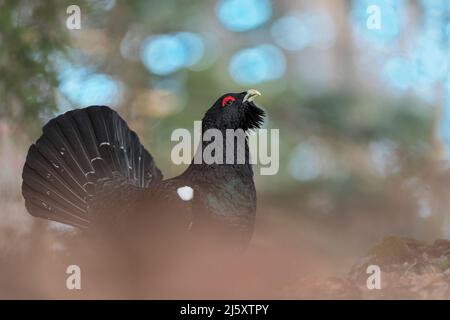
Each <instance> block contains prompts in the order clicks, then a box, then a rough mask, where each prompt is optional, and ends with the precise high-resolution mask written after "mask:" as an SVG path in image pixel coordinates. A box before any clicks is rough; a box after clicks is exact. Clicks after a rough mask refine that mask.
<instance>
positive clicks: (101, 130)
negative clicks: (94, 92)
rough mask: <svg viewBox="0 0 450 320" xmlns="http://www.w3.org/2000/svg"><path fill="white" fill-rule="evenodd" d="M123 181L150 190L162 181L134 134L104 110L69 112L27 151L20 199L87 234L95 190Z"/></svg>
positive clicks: (36, 213) (48, 126) (45, 215)
mask: <svg viewBox="0 0 450 320" xmlns="http://www.w3.org/2000/svg"><path fill="white" fill-rule="evenodd" d="M112 177H120V178H121V181H122V182H123V180H124V179H125V181H126V182H127V183H128V184H129V185H132V186H135V187H139V188H147V187H149V186H150V185H151V184H153V183H157V182H159V181H161V180H162V174H161V172H160V170H159V169H158V168H157V167H156V165H155V162H154V160H153V158H152V156H151V155H150V154H149V152H148V151H147V150H145V148H144V147H143V146H142V145H141V143H140V141H139V138H138V136H137V135H136V133H134V132H133V131H131V130H130V129H129V128H128V125H127V124H126V122H125V121H124V120H123V119H122V118H121V117H120V116H119V115H118V114H117V113H116V112H115V111H113V110H112V109H110V108H109V107H106V106H91V107H88V108H84V109H78V110H73V111H69V112H67V113H65V114H63V115H60V116H58V117H56V118H54V119H52V120H50V121H49V122H48V123H47V124H46V125H45V126H44V128H43V134H42V136H41V137H40V138H39V139H38V140H37V141H36V143H35V144H34V145H32V146H31V147H30V149H29V151H28V155H27V159H26V163H25V166H24V168H23V173H22V178H23V183H22V194H23V196H24V198H25V205H26V208H27V210H28V212H29V213H30V214H31V215H33V216H37V217H41V218H45V219H49V220H54V221H58V222H61V223H65V224H69V225H72V226H76V227H81V228H87V227H89V225H90V223H91V222H92V212H90V211H89V203H90V200H92V198H95V197H96V189H97V185H98V184H99V183H101V181H104V180H105V179H108V178H112Z"/></svg>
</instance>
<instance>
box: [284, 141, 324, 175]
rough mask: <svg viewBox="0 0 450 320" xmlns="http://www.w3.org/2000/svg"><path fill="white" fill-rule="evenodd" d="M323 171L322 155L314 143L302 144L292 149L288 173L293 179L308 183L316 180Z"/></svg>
mask: <svg viewBox="0 0 450 320" xmlns="http://www.w3.org/2000/svg"><path fill="white" fill-rule="evenodd" d="M323 171H324V162H323V155H322V154H321V152H320V150H319V148H318V147H317V145H316V144H315V143H311V142H302V143H300V144H299V145H297V147H296V148H295V149H294V151H293V153H292V156H291V159H290V161H289V173H290V174H291V175H292V177H293V178H294V179H297V180H299V181H303V182H308V181H312V180H316V179H318V178H319V177H320V176H321V175H322V174H323Z"/></svg>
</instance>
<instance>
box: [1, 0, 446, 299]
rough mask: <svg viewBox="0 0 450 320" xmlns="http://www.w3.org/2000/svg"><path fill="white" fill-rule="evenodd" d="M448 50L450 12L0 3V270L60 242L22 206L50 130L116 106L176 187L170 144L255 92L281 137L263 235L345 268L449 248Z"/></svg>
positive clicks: (221, 1)
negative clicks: (383, 251)
mask: <svg viewBox="0 0 450 320" xmlns="http://www.w3.org/2000/svg"><path fill="white" fill-rule="evenodd" d="M72 4H76V5H78V6H79V7H80V9H81V29H79V30H78V29H74V30H70V29H68V28H67V27H66V20H67V19H68V17H69V16H70V14H68V13H67V12H66V9H67V7H68V6H69V5H72ZM373 5H375V6H377V8H379V9H380V11H379V12H380V17H381V28H379V29H376V28H375V29H374V28H371V27H370V25H368V19H369V18H370V16H371V13H370V12H368V11H367V10H368V8H369V7H370V6H373ZM449 46H450V2H449V1H447V0H422V1H419V0H417V1H412V0H411V1H406V0H370V1H369V0H354V1H351V0H339V1H335V0H315V1H312V0H311V1H307V0H301V1H300V0H277V1H270V0H214V1H199V0H189V1H188V0H165V1H148V0H146V1H144V0H135V1H115V0H99V1H94V0H92V1H91V0H84V1H47V0H46V1H40V0H36V1H26V0H18V1H12V0H0V168H1V170H0V199H1V200H0V201H1V204H2V208H1V209H0V269H1V268H2V266H1V264H5V263H7V262H6V260H7V257H9V255H12V254H14V253H13V251H14V250H13V247H15V249H17V248H19V247H24V246H27V245H29V246H31V247H30V248H33V247H32V246H33V245H37V244H36V242H35V241H34V240H33V241H31V242H30V243H28V244H27V243H26V242H24V241H22V240H20V239H23V237H25V236H26V235H29V234H35V235H36V234H40V233H45V232H47V229H52V228H54V227H55V226H54V225H52V224H49V223H47V222H45V221H39V220H37V219H33V218H31V217H30V216H29V215H28V214H27V213H26V212H25V209H24V208H23V201H22V197H21V195H20V184H21V178H20V175H21V169H22V165H23V163H24V157H25V155H26V150H27V148H28V146H29V145H30V143H32V142H33V141H34V140H35V139H36V138H37V137H38V136H39V134H40V130H41V126H42V125H43V124H44V123H45V122H46V121H48V120H49V119H50V118H51V117H53V116H55V115H57V114H60V113H62V112H64V111H67V110H70V109H72V108H78V107H85V106H88V105H94V104H101V105H110V106H111V107H113V108H115V109H116V110H118V111H119V112H120V113H121V115H123V117H124V118H125V119H126V120H127V121H128V122H129V124H130V126H131V128H132V129H134V130H135V131H136V132H137V133H138V135H139V136H140V137H141V140H142V141H143V143H144V145H145V146H146V147H147V149H148V150H150V152H151V153H152V154H153V155H154V157H155V158H156V162H157V164H158V166H159V167H160V168H161V170H162V171H163V172H164V174H165V176H166V177H171V176H174V175H176V174H178V173H180V172H181V171H182V170H183V169H184V167H180V166H175V165H173V164H172V162H171V161H170V150H171V148H172V146H173V143H171V142H170V135H171V132H172V131H173V130H174V129H176V128H181V127H183V128H188V129H189V130H192V129H193V121H194V120H199V119H201V117H202V115H203V112H204V111H205V110H206V109H207V108H208V107H209V106H210V105H211V104H212V102H214V101H215V99H216V98H217V97H218V96H220V95H221V94H223V93H225V92H239V91H243V90H246V89H249V88H255V89H257V90H259V91H260V92H262V94H263V95H262V97H260V99H258V101H257V102H258V103H259V104H260V105H261V106H262V107H263V108H264V109H265V110H266V111H267V113H268V119H267V121H266V124H265V127H266V128H279V129H280V145H279V147H280V171H279V173H278V174H277V175H275V176H258V175H257V176H256V182H257V190H258V197H259V198H258V199H259V203H258V207H259V209H258V226H259V227H258V228H261V229H264V228H265V226H268V225H271V226H273V225H279V226H280V228H281V229H282V228H284V226H285V225H286V228H289V230H291V231H290V232H291V234H292V237H291V238H290V240H289V241H290V244H289V245H292V243H297V242H298V243H304V242H310V243H313V244H314V246H315V247H314V248H320V250H323V252H325V254H327V255H330V256H336V257H339V258H340V259H344V260H345V259H351V258H352V257H354V256H357V255H359V254H361V253H362V252H365V250H366V249H367V248H368V247H369V246H371V245H373V244H374V243H376V242H378V241H380V239H382V238H383V237H385V236H387V235H391V234H395V235H403V236H410V237H414V238H418V239H423V240H434V239H436V238H449V237H450V213H449V208H450V201H449V200H447V199H448V192H447V190H448V187H449V185H450V179H449V178H450V175H449V171H448V170H449V166H448V165H449V162H448V161H449V160H450V157H449V156H450V99H449V98H450V83H449V72H448V65H449V62H450V57H449V52H450V51H449V50H450V47H449ZM255 172H258V170H255ZM286 222H287V223H286ZM287 225H289V227H287ZM258 228H257V234H258V230H259V229H258ZM257 239H258V237H257V235H256V241H257ZM344 265H345V264H344ZM1 278H2V276H0V279H1ZM5 281H6V280H5ZM5 283H6V282H5ZM5 283H3V285H4V286H6V284H5ZM1 286H2V281H1V280H0V296H1V295H2V292H1V291H2V287H1ZM4 293H5V292H3V294H4Z"/></svg>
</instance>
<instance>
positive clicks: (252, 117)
mask: <svg viewBox="0 0 450 320" xmlns="http://www.w3.org/2000/svg"><path fill="white" fill-rule="evenodd" d="M260 95H261V93H259V91H257V90H255V89H250V90H247V91H244V92H241V93H227V94H224V95H223V96H221V97H220V98H219V99H218V100H217V101H216V102H215V103H214V104H213V106H212V107H211V108H209V110H208V111H206V113H205V116H204V118H203V128H204V129H212V128H214V129H219V130H220V129H233V130H237V129H243V130H245V131H247V130H251V129H258V128H259V127H260V126H261V125H262V124H263V122H264V116H265V112H264V111H263V110H261V109H260V108H258V107H257V106H256V104H255V103H254V99H255V98H256V97H257V96H260Z"/></svg>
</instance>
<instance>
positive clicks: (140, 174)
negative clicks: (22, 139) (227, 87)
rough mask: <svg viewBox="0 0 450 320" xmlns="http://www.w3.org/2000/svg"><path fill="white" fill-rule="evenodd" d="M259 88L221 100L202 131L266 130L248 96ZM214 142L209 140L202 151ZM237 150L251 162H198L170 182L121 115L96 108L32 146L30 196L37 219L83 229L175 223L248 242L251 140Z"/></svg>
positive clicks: (26, 172)
mask: <svg viewBox="0 0 450 320" xmlns="http://www.w3.org/2000/svg"><path fill="white" fill-rule="evenodd" d="M249 92H250V93H249ZM254 92H256V91H248V92H243V93H237V94H227V95H224V96H222V97H221V98H219V99H218V100H217V101H216V102H215V103H214V105H213V106H212V107H211V108H210V109H209V110H208V111H207V112H206V113H205V116H204V118H203V120H202V130H203V131H205V130H208V129H217V130H220V131H221V132H225V130H226V129H243V130H251V129H256V128H258V127H259V126H260V125H261V123H262V122H263V118H264V112H263V111H262V110H261V109H259V108H258V107H257V106H256V105H255V104H254V103H253V102H252V99H248V98H249V95H250V96H253V93H254ZM209 143H210V142H203V143H202V145H201V148H200V150H199V151H201V150H203V149H204V148H206V147H207V146H208V144H209ZM227 147H228V148H230V146H229V145H228V143H227V144H226V145H225V146H224V152H225V151H226V149H227ZM233 148H235V146H233ZM235 151H237V152H241V153H242V152H243V153H244V154H242V155H243V156H244V158H245V162H244V163H241V164H239V163H234V164H225V163H224V164H206V163H202V164H194V163H192V164H191V165H190V166H189V167H188V168H187V170H186V171H185V172H184V173H182V174H181V175H180V176H178V177H175V178H172V179H168V180H163V176H162V174H161V172H160V170H159V169H158V168H157V166H156V164H155V162H154V160H153V158H152V156H151V155H150V153H149V152H148V151H147V150H146V149H145V148H144V147H143V146H142V145H141V143H140V141H139V138H138V137H137V135H136V134H135V133H134V132H133V131H132V130H130V128H129V127H128V125H127V124H126V122H125V121H124V120H123V119H122V118H121V117H120V116H119V115H118V114H117V112H115V111H114V110H112V109H110V108H109V107H106V106H91V107H88V108H84V109H77V110H73V111H69V112H67V113H65V114H63V115H60V116H58V117H56V118H54V119H52V120H50V121H49V122H48V123H47V124H46V125H45V126H44V128H43V134H42V136H41V137H40V138H39V139H38V140H37V141H36V143H35V144H33V145H32V146H31V147H30V149H29V151H28V155H27V159H26V163H25V166H24V169H23V174H22V177H23V184H22V193H23V196H24V198H25V205H26V208H27V209H28V212H29V213H30V214H32V215H33V216H37V217H41V218H45V219H49V220H54V221H58V222H62V223H65V224H69V225H72V226H76V227H81V228H88V229H91V230H92V229H96V228H105V229H108V228H112V229H117V228H119V229H120V228H125V227H126V226H128V227H134V228H141V229H143V230H153V231H157V230H158V231H161V229H165V228H168V229H172V230H176V231H186V233H189V234H194V235H205V234H209V236H213V237H215V236H216V237H218V238H221V237H220V236H219V234H221V233H222V232H223V234H224V235H225V234H230V235H231V238H230V239H232V241H235V240H236V241H237V242H238V243H246V242H248V240H249V239H250V236H251V232H252V229H253V224H254V218H255V211H256V191H255V186H254V183H253V172H252V168H251V164H250V161H249V150H248V145H247V138H245V145H244V148H242V149H235ZM235 156H236V155H235ZM183 186H189V187H190V188H192V189H193V192H194V197H193V199H192V200H191V201H183V200H182V199H181V198H180V196H179V195H178V194H177V190H178V189H179V188H181V187H183ZM211 231H212V232H211Z"/></svg>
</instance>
